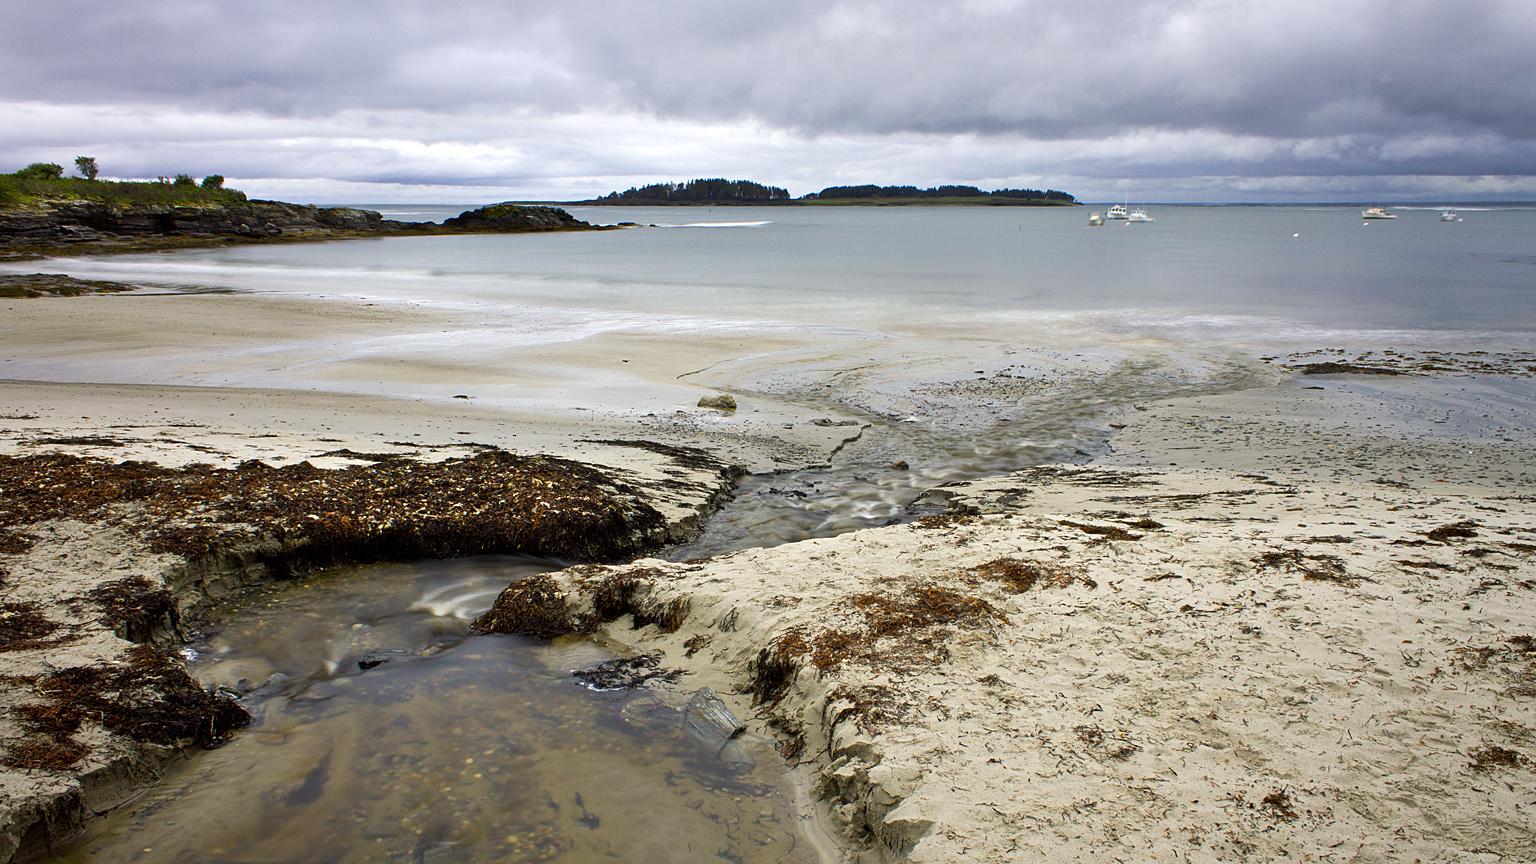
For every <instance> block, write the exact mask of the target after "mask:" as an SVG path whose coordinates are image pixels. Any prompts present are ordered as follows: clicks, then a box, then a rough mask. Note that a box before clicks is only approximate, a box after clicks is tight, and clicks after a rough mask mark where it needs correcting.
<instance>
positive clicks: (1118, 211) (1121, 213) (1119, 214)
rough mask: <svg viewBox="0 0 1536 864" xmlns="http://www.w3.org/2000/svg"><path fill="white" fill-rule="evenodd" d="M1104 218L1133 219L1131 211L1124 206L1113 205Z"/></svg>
mask: <svg viewBox="0 0 1536 864" xmlns="http://www.w3.org/2000/svg"><path fill="white" fill-rule="evenodd" d="M1104 218H1106V219H1129V218H1131V214H1130V211H1129V210H1127V209H1126V206H1125V205H1124V204H1111V205H1109V210H1107V211H1105V213H1104Z"/></svg>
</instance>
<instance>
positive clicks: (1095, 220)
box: [1088, 211, 1104, 226]
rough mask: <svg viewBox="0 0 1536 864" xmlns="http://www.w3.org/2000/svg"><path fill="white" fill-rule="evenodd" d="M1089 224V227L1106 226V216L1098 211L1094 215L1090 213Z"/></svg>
mask: <svg viewBox="0 0 1536 864" xmlns="http://www.w3.org/2000/svg"><path fill="white" fill-rule="evenodd" d="M1088 224H1089V225H1094V226H1098V225H1103V224H1104V215H1103V214H1102V213H1099V212H1098V211H1094V212H1092V213H1089V214H1088Z"/></svg>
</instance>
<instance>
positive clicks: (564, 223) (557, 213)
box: [443, 201, 593, 232]
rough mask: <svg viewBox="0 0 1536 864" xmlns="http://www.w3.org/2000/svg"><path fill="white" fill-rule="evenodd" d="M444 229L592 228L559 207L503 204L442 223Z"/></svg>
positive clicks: (523, 229)
mask: <svg viewBox="0 0 1536 864" xmlns="http://www.w3.org/2000/svg"><path fill="white" fill-rule="evenodd" d="M443 227H444V228H451V229H454V230H458V231H497V232H502V231H571V230H577V231H579V230H583V229H589V228H591V227H593V226H591V225H589V224H587V223H586V222H583V221H581V220H580V219H577V218H576V217H574V216H572V215H571V214H569V213H567V212H565V211H564V210H561V209H560V208H559V207H531V206H528V205H524V204H513V203H512V202H510V201H503V202H502V203H500V204H492V205H490V206H488V207H481V208H479V209H478V210H469V211H467V212H464V213H460V214H459V215H457V216H454V217H453V218H451V219H444V220H443Z"/></svg>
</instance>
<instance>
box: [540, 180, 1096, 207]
mask: <svg viewBox="0 0 1536 864" xmlns="http://www.w3.org/2000/svg"><path fill="white" fill-rule="evenodd" d="M566 203H569V204H581V205H586V206H604V205H608V206H612V205H619V206H628V207H675V206H699V205H715V204H727V205H730V204H738V205H748V204H750V205H755V206H763V205H772V206H783V205H821V206H837V205H841V206H866V207H869V206H874V207H891V206H908V205H929V206H932V205H946V204H947V205H973V206H974V205H982V206H987V205H990V206H1003V207H1059V206H1067V207H1070V206H1074V205H1076V204H1077V203H1078V202H1077V198H1076V197H1074V196H1072V195H1070V194H1068V193H1066V192H1060V191H1057V190H1055V189H994V190H992V191H990V192H989V191H987V190H984V189H980V188H978V187H975V186H931V187H928V188H926V189H925V188H921V187H918V186H876V185H874V184H866V185H862V186H828V187H827V188H825V189H823V190H821V191H820V192H811V193H809V194H806V195H802V196H800V197H799V198H792V197H790V194H789V191H788V190H786V189H783V188H781V187H778V186H767V185H764V184H762V183H757V182H754V181H751V180H725V179H720V178H715V179H705V180H689V181H687V182H683V183H652V184H650V185H649V186H637V187H632V188H629V189H626V190H624V191H623V192H610V193H608V194H607V195H604V196H602V197H601V198H593V199H591V200H588V201H570V202H566Z"/></svg>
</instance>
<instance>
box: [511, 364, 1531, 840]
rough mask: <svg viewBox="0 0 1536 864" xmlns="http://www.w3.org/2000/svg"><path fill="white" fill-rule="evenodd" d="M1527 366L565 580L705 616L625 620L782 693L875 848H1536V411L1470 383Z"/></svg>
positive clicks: (1250, 412)
mask: <svg viewBox="0 0 1536 864" xmlns="http://www.w3.org/2000/svg"><path fill="white" fill-rule="evenodd" d="M1319 381H1321V382H1322V383H1318V382H1319ZM1319 386H1320V387H1323V388H1324V389H1322V390H1310V389H1305V388H1306V387H1319ZM1500 386H1501V384H1500V382H1497V381H1486V380H1475V379H1439V380H1429V379H1418V380H1415V381H1394V383H1393V385H1392V387H1391V389H1382V388H1381V387H1378V386H1376V385H1375V384H1372V385H1370V386H1366V385H1362V384H1360V383H1358V382H1355V381H1346V380H1344V379H1339V378H1323V379H1300V380H1298V381H1297V382H1294V383H1284V384H1282V385H1280V386H1277V387H1275V388H1268V389H1261V390H1255V391H1247V392H1245V393H1241V394H1233V395H1227V396H1221V397H1205V398H1200V399H1187V400H1173V401H1171V402H1168V403H1165V404H1161V405H1157V406H1146V410H1131V411H1128V412H1127V414H1126V416H1125V417H1124V418H1122V419H1123V421H1124V423H1123V424H1120V425H1123V427H1124V428H1122V429H1121V430H1120V431H1119V433H1118V434H1117V435H1116V437H1115V438H1114V439H1112V442H1111V443H1112V445H1113V446H1114V448H1115V451H1116V455H1115V456H1113V457H1111V459H1110V460H1108V461H1110V462H1117V463H1120V464H1105V465H1103V466H1092V467H1085V466H1044V467H1040V468H1036V469H1030V470H1027V471H1022V472H1017V473H1014V474H1011V475H1009V476H1006V477H1000V478H995V479H992V480H987V481H981V482H976V483H971V484H964V485H960V486H955V487H949V488H946V489H944V490H941V491H940V493H938V497H942V498H945V499H947V500H948V501H949V502H950V503H952V504H953V505H955V506H956V507H957V508H958V512H959V513H962V514H965V515H956V516H949V517H943V516H940V517H931V518H928V519H924V520H920V521H919V522H917V523H913V524H909V525H900V526H892V527H888V528H880V529H872V530H865V531H859V532H855V533H852V534H846V535H843V536H840V537H835V538H828V539H817V540H810V541H805V542H802V543H795V544H789V545H785V546H780V547H776V548H773V549H767V550H747V551H743V552H738V553H735V554H732V555H728V556H723V557H721V558H717V559H714V560H709V561H703V562H694V563H689V564H676V563H665V562H661V561H641V562H637V563H636V564H634V565H632V566H630V567H628V568H613V569H605V570H593V569H583V570H575V571H566V572H565V573H563V574H557V575H556V576H554V577H552V579H551V582H550V584H549V586H548V587H549V588H550V589H551V590H550V592H547V593H546V597H547V596H550V595H551V594H552V595H553V596H555V597H558V598H559V602H560V604H561V605H562V606H563V607H564V609H565V611H566V614H567V615H569V616H570V617H571V619H572V620H579V621H585V620H591V618H592V617H594V616H595V618H597V619H601V618H603V617H607V616H606V615H603V614H600V613H601V611H602V609H603V608H604V606H605V599H606V598H609V597H611V596H612V593H613V591H614V589H615V588H616V587H624V588H625V590H626V592H627V594H628V596H629V598H630V600H629V601H628V602H629V603H630V604H632V605H637V606H639V607H641V608H649V609H658V608H661V609H667V608H670V609H678V608H686V609H687V614H686V616H685V617H684V618H683V620H682V621H681V622H674V623H677V624H678V626H677V629H676V630H674V631H673V632H670V633H664V632H661V631H660V629H659V628H658V627H657V626H656V625H654V624H652V625H648V626H645V627H642V628H640V629H631V625H632V624H633V621H632V617H631V616H629V615H622V616H620V617H618V618H617V619H616V620H614V621H612V622H609V623H607V624H605V625H604V626H603V627H602V628H601V629H602V632H604V633H605V634H607V635H609V636H611V637H613V638H615V639H618V640H622V641H625V642H628V643H629V644H632V645H634V646H635V647H636V648H637V649H643V650H647V651H653V650H662V651H664V652H665V655H664V656H665V659H664V661H663V662H664V663H665V664H667V665H670V666H675V667H677V668H681V669H685V670H688V671H689V672H690V673H692V674H693V675H694V676H696V677H695V678H694V679H692V680H693V681H695V682H697V683H706V684H710V685H712V686H714V687H716V688H717V689H720V690H722V691H729V692H734V693H735V694H736V700H737V707H738V708H739V709H740V710H742V711H743V712H750V711H752V710H756V711H758V712H759V713H758V714H757V717H758V721H759V722H760V723H761V724H763V725H762V728H763V729H764V730H766V731H770V732H773V733H775V734H778V735H779V736H780V738H781V740H782V741H783V746H784V748H785V750H786V753H787V754H788V755H789V756H790V757H791V758H793V759H796V760H800V761H801V762H802V763H803V766H804V770H805V771H806V774H807V778H808V781H809V782H812V783H814V784H816V788H817V789H818V790H819V792H820V794H821V796H822V798H823V800H824V802H825V803H826V805H827V807H828V808H829V809H830V811H831V814H832V816H833V817H834V818H835V819H836V820H837V821H839V822H840V823H841V824H842V825H843V827H844V832H845V837H846V839H847V840H848V841H849V843H850V844H852V845H853V846H854V847H855V848H857V849H860V850H862V851H860V852H859V853H858V854H857V857H860V858H864V859H868V860H913V861H925V862H928V861H999V862H1001V861H1017V860H1167V861H1174V860H1189V861H1231V860H1316V861H1382V862H1386V861H1403V860H1464V861H1473V860H1489V861H1493V860H1520V859H1522V858H1524V857H1525V856H1527V855H1528V854H1529V850H1530V849H1531V848H1532V847H1533V844H1536V820H1533V818H1532V814H1531V809H1530V800H1529V798H1530V795H1529V790H1530V788H1531V783H1532V772H1533V768H1536V677H1533V676H1536V648H1533V643H1532V639H1533V638H1536V632H1533V631H1532V630H1531V624H1530V622H1531V621H1532V620H1533V612H1536V498H1533V496H1532V495H1531V490H1532V489H1533V488H1536V477H1533V473H1532V472H1533V469H1532V468H1531V466H1532V465H1536V445H1533V442H1532V441H1531V439H1530V436H1529V434H1528V433H1525V432H1521V431H1520V430H1528V429H1529V428H1531V414H1530V409H1531V403H1530V401H1529V398H1528V396H1527V398H1526V401H1524V402H1523V403H1518V402H1517V403H1514V404H1510V405H1505V406H1504V407H1503V408H1500V409H1495V410H1484V408H1485V407H1486V406H1485V404H1484V403H1482V402H1481V401H1479V399H1477V398H1470V399H1467V400H1466V401H1465V402H1463V403H1462V408H1461V409H1457V408H1455V407H1450V408H1447V407H1446V406H1448V405H1452V406H1454V404H1455V403H1454V401H1453V400H1451V399H1449V397H1450V396H1451V395H1453V394H1457V393H1460V394H1462V395H1463V396H1465V395H1467V391H1468V389H1473V390H1476V389H1480V388H1484V387H1492V388H1499V387H1500ZM1446 412H1449V414H1447V413H1446ZM1499 414H1503V415H1504V416H1492V415H1499ZM1484 415H1490V416H1484ZM1447 424H1449V425H1447ZM1445 430H1453V431H1445ZM1506 439H1514V440H1506ZM1132 465H1134V466H1136V467H1130V466H1132ZM1150 466H1156V467H1150ZM526 605H527V604H526V601H520V599H519V598H518V597H517V596H516V592H513V591H509V592H508V594H506V595H504V597H503V600H502V602H500V603H498V607H497V609H496V610H495V611H494V612H493V617H494V618H500V619H501V620H502V621H503V622H507V621H510V622H514V623H515V621H516V618H517V616H518V615H519V614H520V611H521V610H520V606H526ZM606 606H607V608H608V609H609V610H610V614H611V612H612V611H613V610H614V609H615V607H614V606H613V604H611V603H607V604H606ZM490 623H494V622H490Z"/></svg>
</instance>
